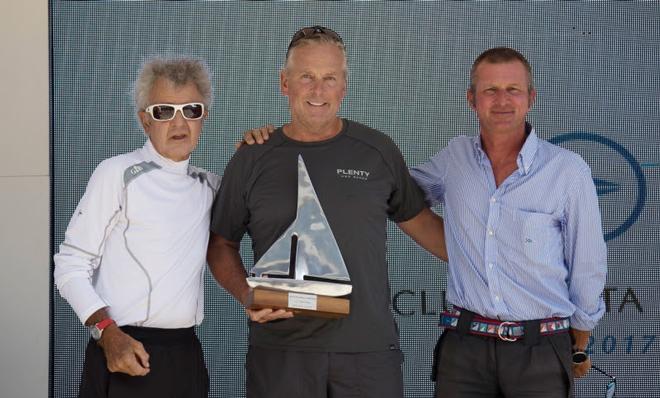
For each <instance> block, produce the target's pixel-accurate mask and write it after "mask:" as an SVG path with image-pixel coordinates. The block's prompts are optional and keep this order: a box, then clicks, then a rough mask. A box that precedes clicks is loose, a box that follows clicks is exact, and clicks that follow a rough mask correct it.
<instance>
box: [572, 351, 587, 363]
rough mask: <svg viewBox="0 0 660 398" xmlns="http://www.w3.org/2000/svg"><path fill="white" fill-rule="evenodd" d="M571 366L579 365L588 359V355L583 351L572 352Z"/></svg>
mask: <svg viewBox="0 0 660 398" xmlns="http://www.w3.org/2000/svg"><path fill="white" fill-rule="evenodd" d="M572 358H573V364H574V365H579V364H581V363H583V362H585V361H586V360H587V359H589V354H587V353H586V352H584V351H573V356H572Z"/></svg>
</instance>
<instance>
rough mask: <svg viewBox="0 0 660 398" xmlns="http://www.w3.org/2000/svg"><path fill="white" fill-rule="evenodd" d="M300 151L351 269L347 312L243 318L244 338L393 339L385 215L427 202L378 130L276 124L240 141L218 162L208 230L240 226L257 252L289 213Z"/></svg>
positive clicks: (317, 342)
mask: <svg viewBox="0 0 660 398" xmlns="http://www.w3.org/2000/svg"><path fill="white" fill-rule="evenodd" d="M299 154H300V155H302V157H303V160H304V161H305V164H306V166H307V170H308V171H309V175H310V178H311V180H312V184H313V185H314V188H315V190H316V193H317V195H318V197H319V201H320V202H321V206H322V207H323V211H324V212H325V215H326V217H327V219H328V222H329V223H330V227H331V228H332V232H333V234H334V236H335V239H336V240H337V244H338V245H339V249H340V250H341V253H342V256H343V258H344V262H345V263H346V267H347V269H348V272H349V274H350V277H351V283H352V285H353V292H352V293H351V313H350V315H349V316H348V317H346V318H344V319H339V320H329V319H322V318H312V317H303V316H296V317H294V318H292V319H287V320H280V321H275V322H269V323H265V324H258V323H254V322H251V325H250V344H251V345H255V346H262V347H270V348H280V349H291V350H306V351H326V352H369V351H380V350H387V349H392V348H398V347H399V341H398V335H397V331H396V325H395V323H394V319H393V317H392V313H391V310H390V289H389V283H388V272H387V263H386V259H385V250H386V240H387V219H388V218H389V219H391V220H392V221H394V222H402V221H407V220H409V219H411V218H412V217H414V216H416V215H417V214H418V213H419V212H420V211H421V210H422V209H423V208H424V207H425V206H426V204H425V203H424V199H423V194H422V192H421V190H420V189H419V187H418V186H417V185H416V184H415V182H414V181H413V179H412V178H411V177H410V175H409V173H408V168H407V167H406V164H405V162H404V160H403V157H402V156H401V153H400V152H399V149H398V148H397V147H396V145H395V144H394V143H393V142H392V140H391V139H390V138H389V137H388V136H386V135H385V134H383V133H380V132H378V131H376V130H373V129H370V128H368V127H366V126H364V125H362V124H359V123H356V122H353V121H349V120H345V119H344V120H343V129H342V131H341V132H340V133H339V134H338V135H336V136H335V137H333V138H331V139H329V140H326V141H319V142H299V141H294V140H291V139H290V138H288V137H287V136H286V135H285V134H284V133H283V132H282V130H281V129H277V130H276V131H275V132H274V133H273V135H272V136H271V138H270V139H269V140H268V141H266V143H265V144H263V145H252V146H245V145H244V146H243V147H241V148H240V149H239V150H238V151H237V152H236V154H235V155H234V156H233V158H232V159H231V160H230V162H229V164H228V165H227V168H226V169H225V174H224V177H223V179H222V186H221V188H220V193H219V194H218V197H217V199H216V202H215V204H214V205H213V217H212V221H211V230H212V231H213V232H214V233H216V234H219V235H221V236H222V237H224V238H225V239H228V240H230V241H234V242H239V241H240V240H241V239H242V237H243V235H244V234H245V232H248V233H249V235H250V237H251V238H252V249H253V250H254V257H255V261H257V260H258V259H259V258H260V257H261V256H262V255H263V254H264V253H265V252H266V251H267V250H268V248H269V247H270V246H271V245H272V244H273V243H274V242H275V241H276V240H277V239H278V238H279V237H280V236H281V235H282V233H284V231H285V230H286V229H287V227H288V226H289V225H290V224H291V223H292V222H293V220H294V219H295V215H296V201H297V176H298V173H297V164H298V163H297V161H298V155H299Z"/></svg>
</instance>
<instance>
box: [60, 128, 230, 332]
mask: <svg viewBox="0 0 660 398" xmlns="http://www.w3.org/2000/svg"><path fill="white" fill-rule="evenodd" d="M218 185H219V178H218V177H217V176H216V175H215V174H212V173H209V172H206V171H204V170H202V169H199V168H196V167H193V166H190V165H189V164H188V160H185V161H182V162H174V161H172V160H169V159H166V158H164V157H162V156H161V155H160V154H158V152H156V150H155V149H154V147H153V145H152V144H151V142H150V141H148V140H147V142H146V143H145V145H144V147H142V148H141V149H138V150H136V151H133V152H130V153H126V154H123V155H118V156H115V157H112V158H109V159H106V160H104V161H103V162H101V163H100V164H99V165H98V167H97V168H96V170H95V171H94V173H93V174H92V176H91V178H90V180H89V183H88V185H87V189H86V191H85V194H84V195H83V197H82V199H81V200H80V203H79V204H78V207H77V208H76V210H75V212H74V214H73V216H72V218H71V221H70V223H69V226H68V228H67V231H66V234H65V239H64V242H63V243H62V244H61V245H60V250H59V253H57V254H56V255H55V257H54V260H55V283H56V284H57V288H58V290H59V292H60V294H61V295H62V297H64V298H65V299H66V300H67V301H68V302H69V304H70V305H71V307H72V308H73V310H74V311H75V312H76V314H77V315H78V317H79V318H80V320H81V321H82V322H85V321H86V320H87V318H89V316H90V315H92V314H93V313H94V312H95V311H97V310H99V309H100V308H103V307H108V311H109V315H110V317H112V319H114V320H115V322H117V324H118V325H120V326H123V325H136V326H145V327H158V328H183V327H190V326H193V325H196V324H199V323H201V321H202V319H203V307H204V303H203V299H204V294H203V274H204V273H203V270H204V267H205V264H206V248H207V244H208V238H209V221H210V211H211V205H212V203H213V197H214V194H215V191H216V190H217V187H218Z"/></svg>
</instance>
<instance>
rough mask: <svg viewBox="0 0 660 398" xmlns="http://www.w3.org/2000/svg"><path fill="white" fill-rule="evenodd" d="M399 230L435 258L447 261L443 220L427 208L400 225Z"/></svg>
mask: <svg viewBox="0 0 660 398" xmlns="http://www.w3.org/2000/svg"><path fill="white" fill-rule="evenodd" d="M398 225H399V228H401V230H402V231H403V232H405V233H406V234H407V235H408V236H410V237H411V238H412V239H413V240H414V241H415V242H417V244H418V245H420V246H421V247H423V248H424V249H426V250H427V251H428V252H429V253H431V254H433V255H434V256H436V257H438V258H440V259H442V260H444V261H447V258H448V257H447V245H446V243H445V226H444V223H443V221H442V218H441V217H440V216H438V215H437V214H435V213H434V212H432V211H431V209H429V208H426V209H424V210H422V211H420V212H419V214H417V215H416V216H415V217H413V218H411V219H410V220H408V221H404V222H402V223H399V224H398Z"/></svg>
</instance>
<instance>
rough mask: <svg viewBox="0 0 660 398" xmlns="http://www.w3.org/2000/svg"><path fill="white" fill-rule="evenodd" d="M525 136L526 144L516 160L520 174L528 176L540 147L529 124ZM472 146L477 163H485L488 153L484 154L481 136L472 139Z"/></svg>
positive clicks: (526, 125)
mask: <svg viewBox="0 0 660 398" xmlns="http://www.w3.org/2000/svg"><path fill="white" fill-rule="evenodd" d="M525 134H526V135H527V138H526V139H525V143H524V144H523V146H522V148H520V152H519V153H518V158H517V160H516V163H517V164H518V170H520V172H521V173H523V174H527V173H528V172H529V168H530V167H532V162H533V161H534V157H535V156H536V151H537V149H538V147H539V138H538V137H537V135H536V131H535V130H534V127H532V125H531V124H529V123H527V122H525ZM472 146H473V148H474V156H475V158H476V159H477V161H478V162H483V160H484V157H485V156H486V152H484V150H483V148H482V146H481V138H480V136H479V135H477V136H473V137H472Z"/></svg>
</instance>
